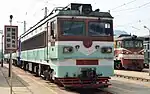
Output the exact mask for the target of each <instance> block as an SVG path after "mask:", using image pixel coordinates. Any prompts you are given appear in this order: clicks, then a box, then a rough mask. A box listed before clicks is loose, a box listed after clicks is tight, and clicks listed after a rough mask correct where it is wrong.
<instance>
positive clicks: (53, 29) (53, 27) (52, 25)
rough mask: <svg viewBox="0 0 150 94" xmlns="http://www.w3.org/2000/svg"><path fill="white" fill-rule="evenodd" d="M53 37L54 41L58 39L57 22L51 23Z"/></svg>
mask: <svg viewBox="0 0 150 94" xmlns="http://www.w3.org/2000/svg"><path fill="white" fill-rule="evenodd" d="M51 36H52V38H53V39H55V38H56V21H52V22H51Z"/></svg>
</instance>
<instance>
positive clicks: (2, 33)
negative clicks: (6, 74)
mask: <svg viewBox="0 0 150 94" xmlns="http://www.w3.org/2000/svg"><path fill="white" fill-rule="evenodd" d="M0 31H1V32H0V34H2V40H1V49H2V50H1V51H2V52H1V67H3V37H4V36H3V30H0Z"/></svg>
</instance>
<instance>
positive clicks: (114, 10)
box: [0, 0, 150, 36]
mask: <svg viewBox="0 0 150 94" xmlns="http://www.w3.org/2000/svg"><path fill="white" fill-rule="evenodd" d="M71 2H72V3H75V2H77V3H89V4H92V6H93V10H95V9H97V8H99V9H100V11H103V12H105V11H108V10H110V13H111V14H112V16H113V17H114V30H123V31H126V32H127V33H131V34H135V35H137V36H145V35H148V34H149V31H148V30H147V29H145V28H144V27H143V26H144V25H146V26H147V27H148V28H150V13H149V10H150V0H63V1H60V0H2V1H1V2H0V12H1V16H0V30H3V29H4V25H9V15H13V22H12V24H13V25H17V26H18V29H19V31H18V32H19V35H20V34H22V33H23V30H24V28H23V21H26V23H27V24H26V26H27V27H26V28H27V29H29V28H30V27H32V26H33V25H34V24H36V23H37V22H38V21H39V20H41V19H42V18H43V17H44V10H43V9H44V7H48V10H49V11H48V13H50V12H51V10H52V9H53V8H54V7H65V6H67V5H68V4H69V3H71Z"/></svg>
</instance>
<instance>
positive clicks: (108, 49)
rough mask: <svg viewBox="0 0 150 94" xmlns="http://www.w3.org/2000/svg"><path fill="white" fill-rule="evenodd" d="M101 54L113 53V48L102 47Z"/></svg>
mask: <svg viewBox="0 0 150 94" xmlns="http://www.w3.org/2000/svg"><path fill="white" fill-rule="evenodd" d="M101 52H102V53H112V48H111V47H102V48H101Z"/></svg>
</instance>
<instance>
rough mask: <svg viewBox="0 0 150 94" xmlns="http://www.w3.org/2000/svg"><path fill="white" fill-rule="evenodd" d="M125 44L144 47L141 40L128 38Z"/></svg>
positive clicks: (126, 45)
mask: <svg viewBox="0 0 150 94" xmlns="http://www.w3.org/2000/svg"><path fill="white" fill-rule="evenodd" d="M124 46H125V47H128V48H130V47H131V48H132V47H136V48H141V47H143V42H142V41H140V40H126V41H125V42H124Z"/></svg>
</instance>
